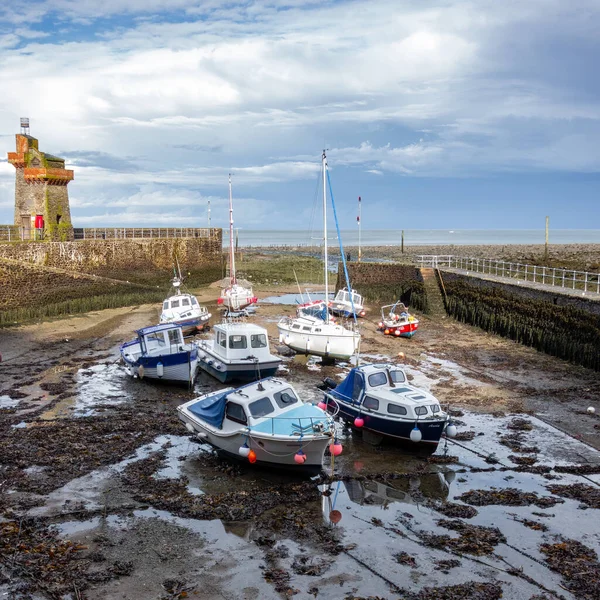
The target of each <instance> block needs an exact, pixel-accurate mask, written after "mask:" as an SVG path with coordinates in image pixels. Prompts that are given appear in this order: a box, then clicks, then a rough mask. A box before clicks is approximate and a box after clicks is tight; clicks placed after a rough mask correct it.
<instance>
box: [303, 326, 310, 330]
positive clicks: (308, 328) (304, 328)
mask: <svg viewBox="0 0 600 600" xmlns="http://www.w3.org/2000/svg"><path fill="white" fill-rule="evenodd" d="M302 331H310V327H303V328H302Z"/></svg>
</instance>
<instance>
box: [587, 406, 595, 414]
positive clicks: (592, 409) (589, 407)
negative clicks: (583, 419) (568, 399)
mask: <svg viewBox="0 0 600 600" xmlns="http://www.w3.org/2000/svg"><path fill="white" fill-rule="evenodd" d="M587 412H588V414H590V415H593V414H594V413H595V412H596V409H595V408H594V407H593V406H588V409H587Z"/></svg>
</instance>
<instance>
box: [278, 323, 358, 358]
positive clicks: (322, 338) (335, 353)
mask: <svg viewBox="0 0 600 600" xmlns="http://www.w3.org/2000/svg"><path fill="white" fill-rule="evenodd" d="M278 329H279V340H280V342H282V343H284V344H285V345H286V346H288V348H291V349H292V350H294V352H297V353H298V354H312V355H314V356H322V357H324V358H337V359H340V360H348V359H349V358H350V357H351V356H352V355H353V354H355V352H356V349H357V347H358V343H359V341H360V336H358V335H347V336H336V335H319V334H316V333H313V332H310V333H302V332H301V331H294V330H292V329H288V328H287V327H283V326H281V325H279V326H278Z"/></svg>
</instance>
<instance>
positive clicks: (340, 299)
mask: <svg viewBox="0 0 600 600" xmlns="http://www.w3.org/2000/svg"><path fill="white" fill-rule="evenodd" d="M329 310H330V311H331V312H332V313H333V314H334V315H339V316H341V317H353V316H357V317H364V316H365V314H366V312H365V306H364V301H363V297H362V296H361V295H360V294H359V293H358V292H357V291H356V290H350V291H348V288H344V289H342V290H338V292H337V294H336V295H335V298H334V299H333V300H332V301H331V303H330V305H329Z"/></svg>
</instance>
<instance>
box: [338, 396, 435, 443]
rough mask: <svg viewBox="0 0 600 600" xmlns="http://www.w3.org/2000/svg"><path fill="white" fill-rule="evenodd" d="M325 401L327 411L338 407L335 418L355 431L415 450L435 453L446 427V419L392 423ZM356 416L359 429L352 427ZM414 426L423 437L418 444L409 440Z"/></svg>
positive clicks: (346, 406) (341, 404) (397, 421)
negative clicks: (371, 434)
mask: <svg viewBox="0 0 600 600" xmlns="http://www.w3.org/2000/svg"><path fill="white" fill-rule="evenodd" d="M326 401H327V411H328V412H330V413H335V412H336V411H337V410H338V407H339V412H338V413H337V416H338V417H340V418H342V419H343V420H344V421H346V422H347V423H349V424H350V425H351V426H352V427H353V429H354V430H355V431H368V432H372V433H373V434H376V435H378V436H382V438H383V439H385V440H387V441H391V442H394V443H397V444H400V445H406V446H408V447H410V448H413V449H415V450H416V449H419V450H426V451H428V452H435V450H436V448H437V446H438V444H439V442H440V439H441V437H442V434H443V432H444V428H445V426H446V419H438V420H429V419H423V420H421V421H418V422H416V421H413V420H402V421H400V420H393V421H392V420H390V419H384V418H381V417H378V416H377V415H375V414H369V413H368V412H364V411H363V412H359V411H358V410H357V409H356V408H355V407H352V406H350V405H349V404H347V403H345V402H342V401H340V400H337V399H336V400H335V401H333V400H332V399H331V398H327V400H326ZM358 416H360V417H361V418H362V419H363V421H364V425H363V427H361V428H360V429H359V428H357V427H355V426H354V419H356V417H358ZM415 424H416V425H417V426H418V427H419V429H420V431H421V434H422V436H423V437H422V439H421V441H420V442H413V441H411V439H410V432H411V431H412V430H413V429H414V427H415Z"/></svg>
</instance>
